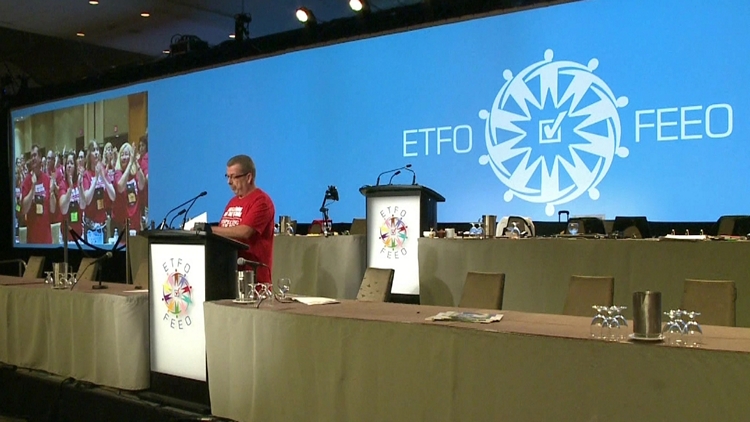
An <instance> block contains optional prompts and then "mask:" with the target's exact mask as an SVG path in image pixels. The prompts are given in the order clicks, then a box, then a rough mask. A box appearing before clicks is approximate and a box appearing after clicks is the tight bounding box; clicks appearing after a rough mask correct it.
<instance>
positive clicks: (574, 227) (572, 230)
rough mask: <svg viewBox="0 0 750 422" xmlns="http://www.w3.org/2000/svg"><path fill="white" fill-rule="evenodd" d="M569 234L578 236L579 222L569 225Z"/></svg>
mask: <svg viewBox="0 0 750 422" xmlns="http://www.w3.org/2000/svg"><path fill="white" fill-rule="evenodd" d="M568 233H570V234H571V235H573V236H575V235H577V234H578V222H570V223H568Z"/></svg>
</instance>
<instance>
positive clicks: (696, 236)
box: [662, 234, 708, 242]
mask: <svg viewBox="0 0 750 422" xmlns="http://www.w3.org/2000/svg"><path fill="white" fill-rule="evenodd" d="M707 237H708V236H706V235H703V234H668V235H666V236H664V237H662V239H663V240H689V241H693V242H694V241H697V240H706V239H707Z"/></svg>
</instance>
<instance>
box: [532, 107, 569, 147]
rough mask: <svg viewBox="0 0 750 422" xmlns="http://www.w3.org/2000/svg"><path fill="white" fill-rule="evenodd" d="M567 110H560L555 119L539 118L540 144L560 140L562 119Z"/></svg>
mask: <svg viewBox="0 0 750 422" xmlns="http://www.w3.org/2000/svg"><path fill="white" fill-rule="evenodd" d="M565 114H567V111H561V112H560V114H558V115H557V118H556V119H555V120H551V119H545V120H539V143H540V144H554V143H558V142H562V131H561V130H560V126H562V121H563V119H564V118H565Z"/></svg>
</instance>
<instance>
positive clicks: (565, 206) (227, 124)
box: [13, 0, 750, 223]
mask: <svg viewBox="0 0 750 422" xmlns="http://www.w3.org/2000/svg"><path fill="white" fill-rule="evenodd" d="M747 16H750V3H747V2H734V1H729V0H724V1H716V2H704V1H700V0H689V1H686V0H679V1H678V0H665V1H659V2H646V1H637V2H619V1H612V0H591V1H585V2H575V3H568V4H563V5H557V6H550V7H545V8H539V9H534V10H529V11H523V12H517V13H510V14H505V15H498V16H491V17H485V18H479V19H474V20H469V21H464V22H459V23H453V24H447V25H441V26H436V27H430V28H426V29H420V30H413V31H408V32H403V33H398V34H393V35H387V36H380V37H375V38H370V39H365V40H358V41H351V42H345V43H341V44H337V45H331V46H325V47H319V48H314V49H309V50H302V51H296V52H291V53H287V54H283V55H279V56H274V57H270V58H265V59H259V60H253V61H248V62H243V63H239V64H233V65H229V66H224V67H219V68H214V69H209V70H204V71H199V72H194V73H189V74H185V75H180V76H175V77H170V78H165V79H161V80H157V81H152V82H148V83H142V84H138V85H135V86H129V87H125V88H121V89H117V90H113V91H108V92H103V93H98V94H95V95H89V96H85V97H79V98H75V99H68V100H65V101H58V102H54V103H50V104H44V105H40V106H34V107H30V108H26V109H22V110H15V111H14V112H13V116H27V115H32V114H34V113H38V112H42V111H46V110H51V109H57V108H64V107H70V106H72V105H75V104H81V103H86V102H91V101H96V100H99V99H102V98H114V97H120V96H123V95H127V94H129V93H135V92H142V91H145V92H147V93H148V133H149V155H150V169H149V172H150V175H149V204H150V210H149V213H150V218H151V219H152V220H156V221H157V223H158V222H159V221H160V220H161V218H162V217H163V216H164V214H165V213H166V212H167V211H168V210H169V209H170V208H172V207H173V206H175V205H177V204H179V203H181V202H183V201H185V200H187V199H189V198H190V197H191V196H194V195H196V194H197V193H199V192H201V191H203V190H205V191H207V192H208V195H207V196H206V197H204V198H201V199H200V200H199V202H198V203H197V204H196V206H195V207H194V208H193V210H192V211H191V216H192V214H196V213H198V212H202V211H207V212H208V216H209V221H217V220H218V219H219V218H220V216H221V213H222V211H223V210H224V207H225V205H226V203H227V201H228V200H229V199H230V197H231V195H232V193H231V191H230V189H229V187H228V186H227V184H226V180H225V178H224V177H223V175H224V173H225V171H226V162H227V160H228V159H229V158H230V157H231V156H233V155H236V154H248V155H250V156H251V157H252V158H253V159H254V161H255V163H256V166H257V185H258V186H259V187H260V188H262V189H263V190H265V191H266V192H268V193H269V194H270V196H271V198H272V199H273V201H274V203H275V206H276V214H277V215H290V216H292V217H293V218H294V219H296V220H298V221H301V222H304V221H311V220H313V219H316V218H320V215H319V207H320V204H321V202H322V199H323V196H324V193H325V191H326V188H327V186H328V185H335V186H337V188H338V191H339V193H340V200H339V201H338V202H336V203H334V204H332V205H331V206H330V214H331V218H332V219H333V220H334V221H351V219H352V218H355V217H364V215H365V198H364V197H363V196H361V195H360V193H359V188H360V187H361V186H363V185H367V184H374V182H375V179H376V176H377V175H378V173H380V172H382V171H384V170H387V169H391V168H396V167H400V166H403V165H406V164H407V163H410V164H412V169H413V170H414V171H415V172H416V182H417V183H418V184H421V185H424V186H427V187H429V188H432V189H433V190H435V191H437V192H438V193H440V194H442V195H443V196H444V197H445V198H446V202H445V203H442V204H440V205H439V207H438V219H439V221H445V222H460V221H476V220H477V218H478V217H479V216H480V215H481V214H496V215H525V216H529V217H531V218H532V219H534V220H553V219H556V218H557V216H556V214H557V212H558V211H560V210H569V211H570V213H571V215H603V216H605V217H606V218H614V217H615V216H616V215H645V216H648V218H649V219H650V220H655V221H714V220H716V219H717V218H718V217H719V216H720V215H724V214H746V213H747V210H748V209H750V196H749V195H747V191H746V185H745V180H744V168H745V166H744V165H743V164H742V163H743V162H744V161H743V160H744V159H746V158H747V157H750V143H748V139H750V133H749V131H748V127H750V123H743V122H748V119H747V118H746V116H747V113H748V109H749V108H750V100H748V98H746V97H747V95H746V93H745V89H744V84H745V83H746V80H747V76H748V75H750V60H748V58H747V55H746V54H745V53H746V52H747V51H750V39H749V38H748V37H747V36H746V27H747V22H746V17H747ZM389 179H390V176H389V175H386V176H384V178H383V179H381V182H386V183H387V182H388V180H389ZM392 182H393V183H398V184H410V183H412V174H411V173H409V172H406V171H404V172H402V174H400V175H398V176H396V177H395V178H394V179H393V181H392Z"/></svg>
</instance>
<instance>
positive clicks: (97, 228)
mask: <svg viewBox="0 0 750 422" xmlns="http://www.w3.org/2000/svg"><path fill="white" fill-rule="evenodd" d="M83 199H84V202H85V203H86V206H85V208H86V219H85V225H86V240H88V241H89V242H91V243H99V244H103V243H106V239H105V238H104V233H105V231H104V228H105V227H106V225H107V209H108V208H111V203H112V202H113V201H114V200H115V187H114V185H113V184H112V182H110V181H109V179H108V178H107V172H106V168H105V166H104V163H103V162H101V160H100V155H99V144H98V143H97V142H96V141H94V140H92V141H89V145H88V148H87V153H86V171H85V172H84V173H83Z"/></svg>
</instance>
